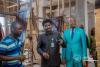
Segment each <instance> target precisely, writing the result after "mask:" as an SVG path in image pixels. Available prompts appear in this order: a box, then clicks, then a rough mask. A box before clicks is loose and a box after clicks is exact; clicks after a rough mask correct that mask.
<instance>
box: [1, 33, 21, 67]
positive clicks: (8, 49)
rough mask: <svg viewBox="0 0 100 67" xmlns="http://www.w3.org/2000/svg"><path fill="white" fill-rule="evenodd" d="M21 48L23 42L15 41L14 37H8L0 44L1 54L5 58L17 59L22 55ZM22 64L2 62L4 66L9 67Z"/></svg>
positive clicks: (17, 61)
mask: <svg viewBox="0 0 100 67" xmlns="http://www.w3.org/2000/svg"><path fill="white" fill-rule="evenodd" d="M21 47H22V41H21V40H20V39H19V38H18V39H14V38H13V37H12V36H10V35H8V36H6V37H5V38H4V39H3V40H2V41H1V42H0V54H1V55H5V56H11V57H17V56H19V55H20V54H21ZM20 64H21V62H20V61H19V60H14V61H2V65H8V67H12V66H14V65H20ZM15 67H16V66H15ZM19 67H21V66H19Z"/></svg>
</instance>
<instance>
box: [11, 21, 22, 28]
mask: <svg viewBox="0 0 100 67" xmlns="http://www.w3.org/2000/svg"><path fill="white" fill-rule="evenodd" d="M18 24H19V25H22V24H21V23H19V22H18V21H14V22H12V23H11V26H10V28H11V29H16V25H18Z"/></svg>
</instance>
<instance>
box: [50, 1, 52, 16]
mask: <svg viewBox="0 0 100 67" xmlns="http://www.w3.org/2000/svg"><path fill="white" fill-rule="evenodd" d="M50 18H52V0H50Z"/></svg>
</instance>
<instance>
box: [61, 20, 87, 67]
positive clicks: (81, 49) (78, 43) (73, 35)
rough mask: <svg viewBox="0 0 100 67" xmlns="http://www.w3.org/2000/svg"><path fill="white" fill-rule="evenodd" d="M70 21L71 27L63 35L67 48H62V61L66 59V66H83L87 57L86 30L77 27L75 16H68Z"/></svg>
mask: <svg viewBox="0 0 100 67" xmlns="http://www.w3.org/2000/svg"><path fill="white" fill-rule="evenodd" d="M68 21H69V22H70V28H69V29H67V30H65V31H64V35H63V37H64V42H65V45H66V48H63V49H62V61H63V62H64V61H66V67H83V65H86V62H85V60H86V59H87V46H86V35H85V31H84V30H82V29H81V28H78V27H76V21H75V19H74V18H68Z"/></svg>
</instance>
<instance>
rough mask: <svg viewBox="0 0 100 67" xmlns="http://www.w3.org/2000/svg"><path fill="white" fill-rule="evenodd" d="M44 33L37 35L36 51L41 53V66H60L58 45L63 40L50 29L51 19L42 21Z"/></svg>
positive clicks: (61, 43)
mask: <svg viewBox="0 0 100 67" xmlns="http://www.w3.org/2000/svg"><path fill="white" fill-rule="evenodd" d="M43 27H44V30H45V33H44V34H41V35H39V38H38V46H37V51H38V53H39V54H40V55H41V58H42V59H41V67H60V61H61V60H60V52H59V50H60V46H61V45H62V46H64V45H63V40H62V38H61V37H60V35H59V34H58V33H57V32H53V31H52V21H51V20H49V19H46V20H44V21H43Z"/></svg>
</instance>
